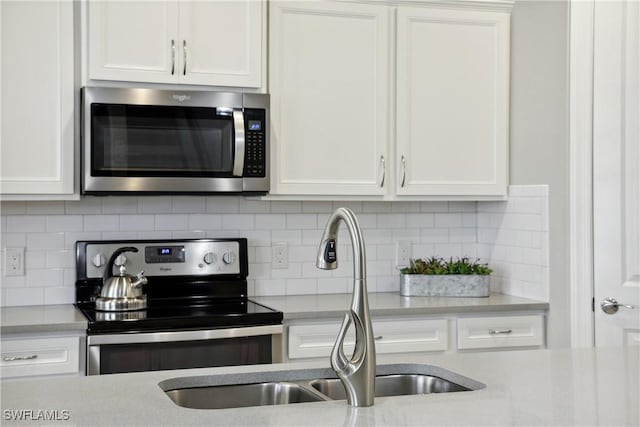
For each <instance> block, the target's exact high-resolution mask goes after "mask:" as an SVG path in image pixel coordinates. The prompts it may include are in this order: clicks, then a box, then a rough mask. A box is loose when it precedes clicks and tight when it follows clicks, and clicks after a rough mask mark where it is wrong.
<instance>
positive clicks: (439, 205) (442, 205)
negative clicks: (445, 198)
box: [420, 202, 449, 212]
mask: <svg viewBox="0 0 640 427" xmlns="http://www.w3.org/2000/svg"><path fill="white" fill-rule="evenodd" d="M420 210H421V211H422V212H449V203H448V202H422V203H421V204H420Z"/></svg>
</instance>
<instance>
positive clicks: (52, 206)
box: [27, 201, 64, 215]
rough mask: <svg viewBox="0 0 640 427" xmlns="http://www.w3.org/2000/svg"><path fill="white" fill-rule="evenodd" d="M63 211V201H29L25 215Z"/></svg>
mask: <svg viewBox="0 0 640 427" xmlns="http://www.w3.org/2000/svg"><path fill="white" fill-rule="evenodd" d="M63 213H64V202H62V201H60V202H56V201H49V202H29V203H27V215H56V214H63Z"/></svg>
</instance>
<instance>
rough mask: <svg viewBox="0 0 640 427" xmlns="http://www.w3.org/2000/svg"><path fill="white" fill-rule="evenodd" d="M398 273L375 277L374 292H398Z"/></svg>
mask: <svg viewBox="0 0 640 427" xmlns="http://www.w3.org/2000/svg"><path fill="white" fill-rule="evenodd" d="M399 290H400V275H399V274H398V275H395V276H381V277H376V292H399Z"/></svg>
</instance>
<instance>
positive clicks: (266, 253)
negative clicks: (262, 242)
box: [249, 246, 271, 268]
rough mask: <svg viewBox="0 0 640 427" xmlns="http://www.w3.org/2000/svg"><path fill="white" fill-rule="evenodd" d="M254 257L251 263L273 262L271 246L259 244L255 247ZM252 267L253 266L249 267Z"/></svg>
mask: <svg viewBox="0 0 640 427" xmlns="http://www.w3.org/2000/svg"><path fill="white" fill-rule="evenodd" d="M253 253H254V259H253V260H249V262H250V263H265V264H270V263H271V246H258V247H255V248H254V251H253ZM249 268H251V267H249Z"/></svg>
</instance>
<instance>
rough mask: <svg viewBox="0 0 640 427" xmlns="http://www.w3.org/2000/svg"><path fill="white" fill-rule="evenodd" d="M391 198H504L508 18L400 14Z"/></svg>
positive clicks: (428, 11) (439, 12)
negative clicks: (394, 172) (394, 195)
mask: <svg viewBox="0 0 640 427" xmlns="http://www.w3.org/2000/svg"><path fill="white" fill-rule="evenodd" d="M396 81H397V107H396V108H397V110H396V118H397V130H396V132H397V133H396V165H397V166H398V168H399V169H398V173H397V181H396V193H397V194H398V195H423V194H431V195H452V196H458V195H479V196H501V195H506V192H507V169H508V168H507V165H508V137H509V135H508V130H509V126H508V125H509V123H508V120H509V14H506V13H495V12H484V11H473V10H442V9H429V8H416V7H413V8H411V7H401V8H399V9H398V19H397V78H396Z"/></svg>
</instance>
